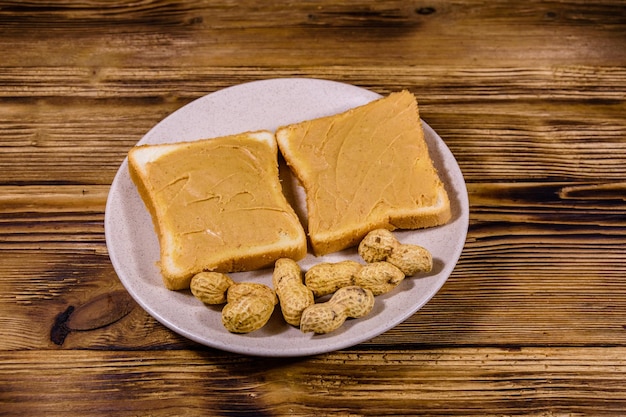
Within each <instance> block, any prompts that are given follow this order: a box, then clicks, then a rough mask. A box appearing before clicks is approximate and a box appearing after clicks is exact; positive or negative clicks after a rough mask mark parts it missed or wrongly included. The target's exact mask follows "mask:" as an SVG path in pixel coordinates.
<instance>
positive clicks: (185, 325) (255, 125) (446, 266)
mask: <svg viewBox="0 0 626 417" xmlns="http://www.w3.org/2000/svg"><path fill="white" fill-rule="evenodd" d="M379 97H380V96H379V95H378V94H376V93H374V92H371V91H368V90H365V89H363V88H359V87H355V86H352V85H349V84H343V83H338V82H333V81H326V80H317V79H304V78H285V79H271V80H263V81H255V82H251V83H246V84H241V85H237V86H234V87H230V88H226V89H223V90H220V91H217V92H215V93H212V94H209V95H207V96H205V97H202V98H200V99H198V100H195V101H193V102H192V103H190V104H188V105H186V106H184V107H182V108H181V109H179V110H178V111H176V112H174V113H173V114H171V115H170V116H168V117H167V118H165V119H164V120H163V121H161V122H160V123H159V124H157V125H156V126H155V127H154V128H153V129H152V130H150V131H149V132H148V133H147V134H146V135H145V136H144V137H143V138H142V139H141V140H140V141H139V144H146V143H166V142H176V141H183V140H195V139H200V138H210V137H217V136H223V135H228V134H234V133H239V132H244V131H249V130H257V129H269V130H275V129H276V128H277V127H279V126H282V125H285V124H289V123H295V122H299V121H302V120H306V119H312V118H315V117H321V116H326V115H331V114H335V113H339V112H342V111H344V110H347V109H349V108H351V107H355V106H358V105H362V104H365V103H367V102H369V101H371V100H374V99H376V98H379ZM424 130H425V137H426V141H427V142H428V145H429V149H430V153H431V157H432V159H433V161H434V162H435V165H436V166H437V168H438V170H439V173H440V175H441V176H442V179H443V181H444V183H445V184H446V187H447V190H448V193H449V196H450V199H451V205H452V216H453V217H452V220H451V221H450V222H449V223H448V224H446V225H445V226H441V227H436V228H431V229H425V230H417V231H396V232H395V234H396V236H397V237H398V239H399V240H400V241H401V242H405V243H415V244H419V245H422V246H424V247H426V248H428V249H429V250H430V251H431V253H432V254H433V258H434V269H433V271H432V273H430V274H427V275H423V276H417V277H412V278H407V279H405V280H404V281H402V283H401V284H400V285H399V286H398V287H396V288H395V289H394V290H393V291H392V292H390V293H387V294H384V295H380V296H378V297H376V304H375V306H374V309H373V310H372V312H371V313H370V314H369V315H368V316H366V317H364V318H360V319H352V320H348V321H346V323H345V324H344V325H343V326H342V327H341V328H340V329H338V330H336V331H335V332H332V333H329V334H326V335H313V334H303V333H302V332H300V330H298V329H297V328H294V327H292V326H290V325H288V324H286V323H285V322H284V321H283V319H282V317H281V314H280V309H279V308H277V309H276V311H275V312H274V315H273V316H272V318H271V319H270V321H269V322H268V324H267V325H266V326H265V327H263V328H262V329H260V330H257V331H255V332H252V333H248V334H243V335H241V334H231V333H229V332H228V331H227V330H226V329H224V327H223V326H222V323H221V316H220V310H221V307H209V306H205V305H204V304H202V303H201V302H200V301H198V300H197V299H195V298H194V297H193V295H192V294H191V292H189V291H178V292H174V291H169V290H167V289H166V288H165V287H164V286H163V284H162V279H161V274H160V272H159V269H158V268H157V265H156V263H157V261H158V258H159V243H158V240H157V236H156V234H155V231H154V229H153V226H152V221H151V219H150V215H149V213H148V211H147V210H146V208H145V206H144V204H143V202H142V200H141V197H140V196H139V194H138V193H137V190H136V188H135V186H134V184H133V183H132V181H131V179H130V177H129V174H128V161H127V160H125V161H124V162H123V163H122V165H121V167H120V169H119V171H118V173H117V175H116V176H115V179H114V181H113V184H112V186H111V190H110V193H109V197H108V200H107V205H106V213H105V233H106V243H107V247H108V250H109V255H110V257H111V261H112V263H113V266H114V268H115V270H116V272H117V274H118V276H119V278H120V280H121V281H122V283H123V285H124V286H125V287H126V289H127V290H128V292H129V293H130V294H131V296H132V297H133V298H134V299H135V300H136V301H137V303H139V304H140V305H141V306H142V307H143V308H144V309H145V310H146V311H147V312H148V313H149V314H151V315H152V316H153V317H154V318H156V319H157V320H158V321H159V322H161V323H162V324H164V325H165V326H167V327H168V328H170V329H171V330H173V331H175V332H177V333H179V334H181V335H183V336H185V337H187V338H189V339H191V340H194V341H196V342H199V343H201V344H204V345H207V346H211V347H214V348H217V349H222V350H226V351H231V352H237V353H242V354H248V355H257V356H275V357H280V356H284V357H286V356H306V355H313V354H318V353H324V352H330V351H334V350H338V349H342V348H347V347H350V346H353V345H356V344H358V343H361V342H364V341H367V340H369V339H371V338H373V337H375V336H377V335H380V334H381V333H383V332H385V331H387V330H389V329H391V328H392V327H394V326H396V325H398V324H399V323H401V322H402V321H404V320H406V319H407V318H408V317H410V316H411V315H412V314H414V313H415V312H416V311H417V310H419V309H420V308H421V307H422V306H423V305H424V304H426V303H427V302H428V300H430V299H431V298H432V297H433V296H434V295H435V294H436V293H437V291H439V289H440V288H441V286H442V285H443V284H444V283H445V281H446V280H447V279H448V277H449V275H450V273H451V272H452V270H453V269H454V267H455V265H456V262H457V261H458V259H459V256H460V255H461V251H462V250H463V246H464V244H465V238H466V234H467V226H468V217H469V208H468V206H469V204H468V198H467V189H466V187H465V182H464V180H463V176H462V173H461V171H460V169H459V166H458V164H457V162H456V160H455V159H454V156H453V155H452V153H451V152H450V150H449V149H448V148H447V146H446V145H445V143H444V142H443V141H442V140H441V138H440V137H439V136H438V135H437V134H436V133H435V132H434V131H433V130H432V129H431V128H430V127H429V126H428V125H427V124H426V123H424ZM281 175H282V177H283V178H282V179H283V186H284V189H285V193H286V195H287V197H288V199H290V200H291V201H292V203H293V204H294V206H295V208H296V211H298V212H299V213H303V212H304V211H305V204H304V201H305V200H304V193H303V191H302V189H301V188H300V187H299V186H298V184H297V181H296V180H295V179H293V178H292V177H291V175H290V173H289V170H288V169H286V168H285V167H282V169H281ZM344 259H354V260H357V261H358V260H359V257H358V254H357V253H356V250H355V249H349V250H345V251H342V252H337V253H334V254H330V255H327V256H324V257H317V258H316V257H315V256H313V255H312V254H309V255H308V256H307V257H306V258H305V259H304V260H302V261H300V262H299V264H300V266H301V267H302V269H303V270H307V269H308V268H309V267H310V266H312V265H314V264H316V263H319V262H337V261H340V260H344ZM271 274H272V271H271V270H261V271H254V272H245V273H236V274H231V276H232V278H233V279H235V280H236V281H257V282H263V283H266V284H270V285H271Z"/></svg>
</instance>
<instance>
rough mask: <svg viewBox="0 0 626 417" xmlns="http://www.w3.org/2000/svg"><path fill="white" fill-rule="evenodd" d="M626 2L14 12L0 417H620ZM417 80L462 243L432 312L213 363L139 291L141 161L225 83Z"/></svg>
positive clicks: (6, 126)
mask: <svg viewBox="0 0 626 417" xmlns="http://www.w3.org/2000/svg"><path fill="white" fill-rule="evenodd" d="M625 44H626V3H625V2H624V1H623V0H602V1H596V2H588V1H583V0H564V1H541V0H526V1H508V0H506V1H505V0H496V1H490V2H484V1H477V0H454V1H443V0H432V1H428V2H424V1H417V0H410V1H398V0H381V1H358V2H353V1H333V2H330V1H310V0H306V1H301V2H282V3H271V2H266V1H261V0H243V1H236V2H235V1H229V0H224V1H211V2H195V1H188V0H183V1H177V2H167V1H162V0H154V1H133V2H127V1H125V2H122V1H107V2H103V1H80V2H68V1H63V0H59V1H56V2H33V1H26V2H23V1H0V48H2V51H3V54H2V59H0V253H1V254H0V329H1V330H2V337H1V338H0V415H3V416H4V415H7V416H13V415H15V416H24V415H40V414H42V415H43V414H45V415H63V416H68V415H69V416H71V415H77V416H78V415H80V416H89V415H108V416H129V415H142V416H148V415H151V416H174V415H181V414H183V412H184V414H185V415H216V416H221V415H222V416H243V415H260V416H283V415H284V416H287V415H290V416H291V415H295V416H308V415H327V416H370V415H371V416H374V415H376V416H380V415H407V416H409V415H411V416H414V415H446V416H453V415H459V416H460V415H463V416H467V415H476V416H502V415H533V416H552V415H559V416H565V415H568V416H570V415H573V416H583V415H607V416H608V415H611V416H620V415H623V412H624V410H626V390H625V389H624V387H623V386H624V381H625V380H626V373H625V371H626V363H625V361H624V358H625V357H626V351H625V350H624V349H625V348H626V140H625V139H626V118H625V117H624V115H625V114H626V48H624V45H625ZM277 77H314V78H325V79H332V80H336V81H342V82H346V83H350V84H354V85H357V86H361V87H364V88H367V89H370V90H372V91H375V92H378V93H380V94H387V93H389V92H392V91H398V90H400V89H409V90H410V91H412V92H413V93H415V94H416V96H417V97H418V100H419V103H420V113H421V116H422V118H423V119H424V120H425V121H426V122H427V123H428V124H429V125H430V126H432V127H433V128H434V129H435V130H436V131H437V132H438V133H439V135H440V136H441V137H442V138H443V140H444V141H445V142H446V144H447V145H448V146H449V148H450V149H451V151H452V152H453V154H454V155H455V157H456V159H457V161H458V163H459V165H460V167H461V169H462V171H463V174H464V176H465V180H466V182H467V186H468V192H469V199H470V229H469V233H468V236H467V240H466V245H465V248H464V251H463V254H462V256H461V258H460V260H459V262H458V264H457V266H456V268H455V270H454V272H453V273H452V275H451V277H450V279H449V280H448V281H447V282H446V284H445V285H444V286H443V288H442V289H441V291H439V292H438V293H437V294H436V295H435V297H434V298H433V299H432V300H431V301H430V302H429V303H428V304H427V305H426V306H425V307H423V308H422V309H421V310H420V311H419V312H417V313H416V314H415V315H413V316H412V317H410V318H409V319H408V320H406V321H405V322H404V323H402V324H400V325H398V326H397V327H395V328H393V329H391V330H389V331H387V332H386V333H384V334H382V335H380V336H378V337H376V338H374V339H372V340H370V341H367V342H365V343H363V344H361V345H359V346H356V347H354V348H352V349H346V350H344V351H339V352H333V353H329V354H324V355H319V356H315V357H309V358H299V359H288V360H285V359H261V358H253V357H244V356H239V355H234V354H228V353H224V352H219V351H215V350H212V349H209V348H206V347H203V346H200V345H197V344H195V343H193V342H191V341H189V340H187V339H185V338H183V337H182V336H178V335H177V334H175V333H173V332H171V331H170V330H168V329H166V328H165V327H164V326H162V325H161V324H159V323H158V322H157V321H156V320H155V319H154V318H152V317H151V316H150V315H148V314H147V313H146V312H145V311H144V310H143V309H141V307H140V306H139V305H138V304H136V303H135V302H134V301H133V300H131V299H130V298H129V297H128V294H127V293H126V292H125V290H124V288H123V286H122V284H121V282H120V281H119V279H118V277H117V275H116V273H115V271H114V269H113V267H112V265H111V262H110V260H109V258H108V252H107V248H106V243H105V238H104V225H103V221H104V211H105V204H106V198H107V195H108V192H109V187H110V184H111V181H112V180H113V177H114V175H115V174H116V172H117V169H118V167H119V166H120V164H121V162H122V161H123V159H124V158H125V156H126V153H127V152H128V150H129V149H130V148H131V147H132V146H133V145H134V144H135V143H136V142H137V141H138V140H139V139H141V137H142V136H143V135H144V134H145V133H146V132H147V131H148V130H149V129H150V128H152V127H153V126H154V125H155V124H156V123H158V122H159V121H160V120H162V119H163V118H164V117H166V116H167V115H168V114H170V113H172V112H174V111H175V110H177V109H179V108H181V107H182V106H184V105H185V104H187V103H189V102H191V101H192V100H195V99H197V98H199V97H202V96H204V95H206V94H209V93H211V92H214V91H217V90H220V89H222V88H225V87H228V86H231V85H236V84H240V83H244V82H249V81H255V80H260V79H267V78H277Z"/></svg>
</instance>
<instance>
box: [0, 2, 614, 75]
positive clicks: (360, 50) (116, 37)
mask: <svg viewBox="0 0 626 417" xmlns="http://www.w3.org/2000/svg"><path fill="white" fill-rule="evenodd" d="M624 21H625V17H624V9H623V3H622V2H621V1H612V2H603V3H602V4H597V3H588V2H582V1H567V2H542V1H538V0H535V1H528V2H523V3H518V4H515V3H513V4H512V3H510V2H507V1H504V0H500V1H494V2H489V3H484V4H481V7H475V3H474V2H471V1H462V0H459V1H455V2H454V3H450V2H444V1H441V0H435V1H433V2H431V3H429V4H428V5H426V6H425V5H422V4H416V3H412V2H410V3H407V2H401V1H397V0H389V1H381V2H376V3H374V4H354V3H353V2H349V1H339V2H336V3H334V4H333V5H319V4H318V3H317V2H312V1H306V2H298V3H293V4H290V5H289V7H283V5H280V4H274V5H273V4H271V3H267V2H262V1H259V0H249V1H244V2H237V3H227V4H215V5H212V4H210V3H209V4H202V5H201V6H198V5H197V4H196V3H194V2H191V1H181V2H176V3H175V4H172V3H168V2H163V1H155V2H151V3H140V4H138V5H134V6H130V7H129V6H128V4H127V3H123V2H117V3H116V2H111V3H107V4H106V6H100V7H98V8H91V7H75V6H74V5H73V4H71V3H66V4H63V3H61V4H56V5H55V6H53V7H51V6H42V5H38V4H29V3H21V2H8V4H7V5H5V6H4V7H3V8H2V9H1V10H0V29H1V30H2V31H3V36H2V38H0V48H2V49H3V50H12V47H13V46H14V45H16V44H20V45H21V47H20V48H17V49H13V52H12V53H11V54H9V55H7V56H5V57H4V60H5V65H6V66H21V65H24V64H25V63H34V62H40V61H41V57H44V56H45V57H46V62H47V64H48V65H52V66H58V65H67V64H68V63H69V64H71V65H78V66H85V67H94V66H95V67H97V66H103V65H107V64H109V65H110V63H117V64H119V65H120V66H136V65H139V64H143V63H146V62H148V63H154V64H155V65H160V66H171V65H175V66H181V65H182V66H187V65H198V64H200V65H202V63H207V62H210V63H211V65H230V66H236V65H241V64H242V63H245V65H253V66H257V65H262V66H274V67H276V66H279V67H284V66H290V67H297V66H298V65H301V64H302V63H303V62H307V63H310V64H314V65H335V64H336V63H337V61H338V57H341V62H342V63H343V64H349V65H363V64H366V65H367V64H376V63H380V62H397V61H402V62H403V63H405V64H406V65H424V64H437V65H448V64H449V62H450V59H449V57H451V56H452V57H455V60H456V61H457V62H459V63H463V65H466V66H472V67H474V66H484V65H490V63H491V62H493V61H494V60H497V61H499V62H501V63H502V64H503V65H506V66H519V65H524V64H527V63H528V62H534V63H536V64H539V65H546V64H549V65H555V64H567V63H570V64H584V63H588V62H590V61H593V62H602V63H604V64H606V65H620V64H623V63H624V62H626V51H625V50H624V48H623V47H622V46H623V41H624V37H623V31H622V30H621V29H622V28H623V24H624ZM25 28H28V29H29V30H24V29H25ZM40 31H46V32H47V33H50V34H51V36H50V37H49V40H48V41H46V40H44V39H40V38H39V37H37V39H38V41H37V42H28V40H29V39H32V36H33V35H32V33H37V32H40ZM459 33H461V34H463V37H462V40H461V41H459ZM555 34H556V35H555ZM51 46H53V48H51ZM51 51H52V53H51Z"/></svg>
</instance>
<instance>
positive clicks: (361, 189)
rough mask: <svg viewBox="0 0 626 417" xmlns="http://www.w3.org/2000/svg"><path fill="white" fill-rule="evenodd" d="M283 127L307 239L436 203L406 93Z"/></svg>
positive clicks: (428, 161) (435, 190)
mask: <svg viewBox="0 0 626 417" xmlns="http://www.w3.org/2000/svg"><path fill="white" fill-rule="evenodd" d="M288 129H291V131H290V132H289V138H290V142H289V145H288V146H289V152H290V154H291V155H290V156H291V158H288V161H289V159H292V160H297V161H298V166H295V163H294V164H293V166H292V169H294V171H295V172H296V175H297V176H298V178H299V179H300V181H301V182H302V183H303V186H304V188H305V189H306V193H307V208H308V211H309V216H308V217H309V234H310V235H311V237H312V239H315V236H316V235H317V234H320V233H321V234H323V233H332V231H333V230H346V229H350V228H351V227H352V228H354V227H356V226H355V225H357V224H359V223H360V224H363V222H368V221H371V222H380V219H384V218H387V215H386V213H389V212H390V211H393V210H396V209H398V210H408V211H410V210H413V209H416V208H420V207H424V206H431V205H436V203H437V199H438V197H439V194H438V193H439V190H438V187H437V186H434V184H435V185H437V184H440V180H439V177H438V175H437V172H436V170H435V169H434V168H433V165H432V161H431V159H430V157H429V155H428V149H427V145H426V143H425V141H424V134H423V130H422V126H421V121H420V119H419V114H418V108H417V102H416V100H415V98H414V97H413V95H412V94H411V93H409V92H406V91H404V92H400V93H392V94H390V95H389V96H387V97H385V98H383V99H379V100H376V101H374V102H371V103H368V104H367V105H364V106H361V107H357V108H354V109H352V110H349V111H348V112H345V113H341V114H339V115H335V116H330V117H323V118H319V119H314V120H310V121H305V122H302V123H298V124H294V125H291V126H289V127H288ZM282 146H283V144H282V143H281V147H282Z"/></svg>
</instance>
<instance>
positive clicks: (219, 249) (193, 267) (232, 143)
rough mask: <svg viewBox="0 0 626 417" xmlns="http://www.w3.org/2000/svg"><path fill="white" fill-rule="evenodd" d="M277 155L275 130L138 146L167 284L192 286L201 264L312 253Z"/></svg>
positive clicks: (214, 267)
mask: <svg viewBox="0 0 626 417" xmlns="http://www.w3.org/2000/svg"><path fill="white" fill-rule="evenodd" d="M277 156H278V147H277V145H276V140H275V137H274V135H273V133H271V132H268V131H258V132H247V133H242V134H238V135H232V136H225V137H220V138H215V139H203V140H198V141H194V142H179V143H172V144H160V145H142V146H137V147H135V148H133V149H131V150H130V152H129V154H128V160H129V170H130V175H131V178H132V180H133V182H134V183H135V184H136V186H137V189H138V191H139V193H140V195H141V197H142V199H143V201H144V203H145V205H146V206H147V208H148V210H149V212H150V214H151V216H152V220H153V224H154V227H155V230H156V232H157V235H158V238H159V244H160V261H159V266H160V268H161V272H162V275H163V280H164V283H165V286H166V287H167V288H169V289H172V290H180V289H186V288H188V287H189V283H190V280H191V278H192V277H193V275H195V274H196V273H198V272H201V271H219V272H237V271H246V270H254V269H260V268H264V267H269V266H271V265H273V263H274V261H276V259H278V258H282V257H286V258H292V259H294V260H299V259H301V258H303V257H304V256H305V255H306V252H307V242H306V235H305V233H304V229H303V227H302V225H301V223H300V221H299V220H298V217H297V216H296V214H295V212H294V210H293V209H292V207H291V206H290V205H289V203H288V202H287V200H286V198H285V196H284V195H283V193H282V189H281V185H280V182H279V178H278V158H277Z"/></svg>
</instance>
